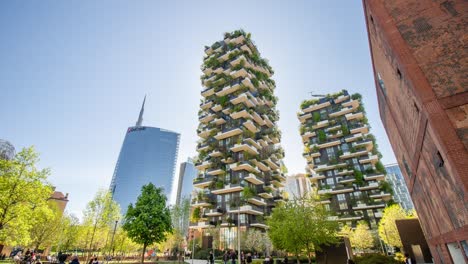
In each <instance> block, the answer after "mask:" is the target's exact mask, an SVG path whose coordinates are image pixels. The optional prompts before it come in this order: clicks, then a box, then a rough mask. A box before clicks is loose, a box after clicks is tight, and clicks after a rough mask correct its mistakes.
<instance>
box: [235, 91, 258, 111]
mask: <svg viewBox="0 0 468 264" xmlns="http://www.w3.org/2000/svg"><path fill="white" fill-rule="evenodd" d="M252 99H254V98H253V96H252V94H251V93H250V92H245V93H242V94H240V95H239V96H237V97H236V98H234V99H232V100H231V101H230V102H231V103H232V104H233V105H237V104H240V103H244V104H245V105H246V106H248V107H254V106H255V105H256V103H255V101H254V100H252Z"/></svg>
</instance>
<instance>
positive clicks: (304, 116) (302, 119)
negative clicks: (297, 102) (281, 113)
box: [299, 113, 312, 123]
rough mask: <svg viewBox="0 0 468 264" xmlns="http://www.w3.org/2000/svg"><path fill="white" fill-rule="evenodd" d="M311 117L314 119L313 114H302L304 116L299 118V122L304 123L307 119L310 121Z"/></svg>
mask: <svg viewBox="0 0 468 264" xmlns="http://www.w3.org/2000/svg"><path fill="white" fill-rule="evenodd" d="M311 117H312V114H311V113H307V114H302V115H300V116H299V121H301V123H304V122H305V121H306V120H307V119H309V118H311Z"/></svg>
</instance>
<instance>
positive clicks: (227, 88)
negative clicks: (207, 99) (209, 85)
mask: <svg viewBox="0 0 468 264" xmlns="http://www.w3.org/2000/svg"><path fill="white" fill-rule="evenodd" d="M240 87H241V86H240V83H239V82H235V83H234V84H230V85H229V84H228V85H227V86H224V88H223V89H221V91H219V92H217V93H216V95H217V96H225V95H227V94H231V93H233V92H235V91H237V90H239V89H240Z"/></svg>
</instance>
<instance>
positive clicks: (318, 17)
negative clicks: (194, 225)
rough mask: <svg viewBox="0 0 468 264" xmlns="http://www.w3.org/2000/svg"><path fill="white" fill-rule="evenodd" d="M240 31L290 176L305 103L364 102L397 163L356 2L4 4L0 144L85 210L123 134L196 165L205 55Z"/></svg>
mask: <svg viewBox="0 0 468 264" xmlns="http://www.w3.org/2000/svg"><path fill="white" fill-rule="evenodd" d="M239 28H243V29H244V30H245V31H248V32H251V33H252V39H253V40H254V41H255V43H256V44H257V46H258V49H259V50H260V52H261V53H262V56H263V57H266V58H268V59H269V61H270V64H271V66H272V67H273V68H274V70H275V75H274V79H275V80H276V83H277V89H276V95H277V96H278V97H279V103H278V109H279V111H280V121H279V126H280V129H281V130H282V133H283V138H282V145H283V147H284V149H285V152H286V158H285V163H286V166H287V167H288V169H289V172H290V173H294V172H302V171H303V169H304V166H305V164H306V163H305V160H304V159H303V158H302V155H301V154H302V149H303V146H302V142H301V138H300V136H299V132H298V126H299V121H298V120H297V118H296V112H297V111H298V110H299V104H300V102H301V101H302V100H303V99H307V98H310V94H309V92H312V91H313V92H314V93H317V94H326V93H332V92H336V91H339V90H341V89H348V91H350V92H352V93H354V92H359V93H361V94H362V95H363V98H364V103H365V106H366V108H367V113H368V115H369V120H370V123H371V126H372V133H374V134H375V135H376V137H377V140H378V143H379V146H380V150H381V152H382V154H383V156H384V157H383V162H384V163H391V162H394V161H395V158H394V156H393V152H392V149H391V146H390V145H389V143H388V139H387V136H386V134H385V131H384V129H383V127H382V124H381V121H380V118H379V114H378V105H377V100H376V95H375V88H374V80H373V74H372V67H371V60H370V54H369V47H368V40H367V32H366V29H365V21H364V16H363V8H362V4H361V1H346V0H341V1H338V0H328V1H318V0H317V1H311V0H310V1H307V0H304V1H251V0H245V1H242V0H241V1H0V39H1V41H0V89H1V99H0V101H1V103H0V113H1V115H0V138H3V139H7V140H9V141H11V142H12V143H13V144H14V145H15V146H16V148H17V149H19V148H22V147H25V146H30V145H34V146H35V147H36V148H37V150H38V151H39V152H40V153H41V163H40V166H42V167H50V168H51V169H52V175H51V177H50V181H51V182H52V183H53V184H54V185H55V186H57V189H58V190H60V191H63V192H68V193H70V202H69V205H68V210H69V211H71V212H73V213H75V214H77V215H81V210H82V209H83V208H84V207H85V205H86V203H87V202H88V201H89V200H90V199H92V197H93V195H94V194H95V192H96V191H97V190H98V189H99V188H107V187H108V186H109V183H110V180H111V177H112V173H113V170H114V166H115V162H116V160H117V156H118V153H119V150H120V147H121V144H122V141H123V138H124V135H125V131H126V128H127V127H128V126H131V125H133V124H134V123H135V121H136V119H137V117H138V112H139V108H140V105H141V101H142V99H143V96H144V95H145V94H147V96H148V98H147V102H146V107H145V116H144V124H146V125H150V126H158V127H163V128H166V129H170V130H174V131H177V132H179V133H181V144H180V149H179V157H178V161H179V162H181V161H184V160H186V158H187V157H189V156H193V155H195V153H196V152H195V142H196V140H197V139H198V138H197V135H196V131H195V130H196V128H197V125H198V123H197V122H198V119H197V111H198V107H199V101H200V99H201V96H200V91H201V89H202V87H201V84H200V79H199V77H200V75H201V71H200V65H201V63H202V58H203V49H204V48H203V47H204V46H205V45H211V44H212V43H213V42H215V41H217V40H219V39H221V38H222V36H223V33H224V32H226V31H233V30H235V29H239Z"/></svg>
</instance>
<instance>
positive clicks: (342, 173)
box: [337, 169, 354, 176]
mask: <svg viewBox="0 0 468 264" xmlns="http://www.w3.org/2000/svg"><path fill="white" fill-rule="evenodd" d="M353 173H354V171H353V170H348V169H344V170H342V171H339V172H338V173H337V175H339V176H343V175H348V174H353Z"/></svg>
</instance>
